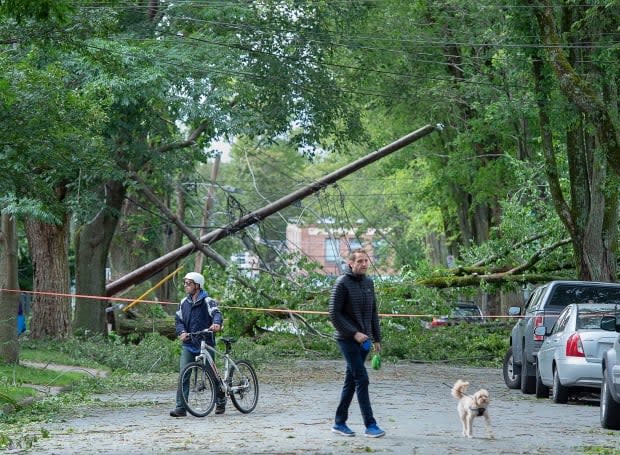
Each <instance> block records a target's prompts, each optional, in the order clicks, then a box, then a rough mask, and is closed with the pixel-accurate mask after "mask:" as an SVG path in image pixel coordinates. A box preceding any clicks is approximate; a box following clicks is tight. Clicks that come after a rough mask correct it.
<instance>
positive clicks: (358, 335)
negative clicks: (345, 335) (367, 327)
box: [353, 332, 368, 344]
mask: <svg viewBox="0 0 620 455" xmlns="http://www.w3.org/2000/svg"><path fill="white" fill-rule="evenodd" d="M353 338H354V339H355V341H357V342H358V343H359V344H362V343H363V342H364V341H366V340H367V339H368V335H366V334H365V333H362V332H355V335H353Z"/></svg>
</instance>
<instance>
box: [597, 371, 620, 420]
mask: <svg viewBox="0 0 620 455" xmlns="http://www.w3.org/2000/svg"><path fill="white" fill-rule="evenodd" d="M600 409H601V426H602V427H603V428H608V429H610V430H620V403H618V402H617V401H616V400H614V397H612V396H611V391H610V390H609V384H607V380H606V379H605V370H603V381H602V382H601V408H600Z"/></svg>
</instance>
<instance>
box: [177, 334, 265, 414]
mask: <svg viewBox="0 0 620 455" xmlns="http://www.w3.org/2000/svg"><path fill="white" fill-rule="evenodd" d="M210 333H212V332H211V331H210V330H209V329H205V330H201V331H199V332H192V333H189V336H190V337H194V336H200V337H203V338H204V336H205V335H207V334H210ZM220 340H221V341H222V342H223V343H224V344H225V345H226V349H225V351H224V352H221V351H219V350H217V349H215V348H214V347H212V346H209V345H208V344H207V343H206V341H205V340H204V339H202V340H201V341H200V354H199V355H197V356H196V359H195V361H194V362H191V363H188V364H187V365H186V366H185V368H183V371H181V374H180V375H179V387H180V389H181V390H182V391H183V393H182V396H183V402H184V404H185V408H186V409H187V410H188V411H189V413H190V414H192V415H193V416H195V417H205V416H207V415H208V414H209V413H210V412H211V411H212V410H213V408H214V407H215V394H216V390H217V389H216V387H218V388H219V389H220V390H221V391H223V392H224V394H225V395H226V396H229V397H230V401H232V404H233V405H234V406H235V408H237V409H238V410H239V412H242V413H243V414H248V413H250V412H252V411H253V410H254V408H255V407H256V404H257V403H258V378H257V376H256V372H255V371H254V368H253V367H252V365H250V363H249V362H248V361H247V360H234V359H233V358H232V357H231V351H232V344H233V343H234V342H235V339H234V338H231V337H222V338H220ZM209 351H211V352H213V353H214V355H215V356H216V357H217V356H219V357H220V358H221V359H222V362H223V371H224V376H223V377H222V375H221V374H220V372H219V370H218V368H217V366H216V364H215V360H214V358H213V357H212V356H211V354H210V353H209Z"/></svg>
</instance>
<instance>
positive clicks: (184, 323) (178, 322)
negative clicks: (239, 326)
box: [175, 290, 223, 354]
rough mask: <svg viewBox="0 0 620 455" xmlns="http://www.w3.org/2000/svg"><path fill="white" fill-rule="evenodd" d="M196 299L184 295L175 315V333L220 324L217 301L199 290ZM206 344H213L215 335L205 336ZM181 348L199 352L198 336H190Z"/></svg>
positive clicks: (195, 330)
mask: <svg viewBox="0 0 620 455" xmlns="http://www.w3.org/2000/svg"><path fill="white" fill-rule="evenodd" d="M198 297H199V298H198V300H197V301H196V302H192V298H191V296H189V295H188V296H187V297H185V298H184V299H183V300H182V301H181V303H180V304H179V309H178V310H177V312H176V315H175V328H176V334H177V336H179V335H180V334H181V332H187V333H190V332H198V331H199V330H204V329H207V328H209V327H211V325H212V324H219V325H222V321H223V318H222V313H220V310H219V308H218V307H217V301H216V300H214V299H212V298H211V297H209V296H208V294H207V293H206V292H205V291H204V290H201V291H200V294H199V295H198ZM205 340H206V341H207V344H209V345H211V346H215V336H214V334H210V336H207V337H205ZM183 348H184V349H187V350H188V351H190V352H193V353H196V354H197V353H199V352H200V338H198V337H192V338H188V339H187V340H186V341H184V342H183Z"/></svg>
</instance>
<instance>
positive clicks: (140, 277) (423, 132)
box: [106, 125, 441, 296]
mask: <svg viewBox="0 0 620 455" xmlns="http://www.w3.org/2000/svg"><path fill="white" fill-rule="evenodd" d="M440 128H441V127H440V126H439V125H438V126H433V125H426V126H424V127H422V128H420V129H418V130H415V131H413V132H411V133H409V134H407V135H406V136H403V137H401V138H400V139H398V140H396V141H394V142H392V143H391V144H388V145H386V146H385V147H383V148H381V149H379V150H377V151H375V152H372V153H370V154H368V155H366V156H364V157H362V158H360V159H358V160H356V161H354V162H353V163H350V164H348V165H346V166H344V167H342V168H340V169H338V170H336V171H334V172H332V173H330V174H328V175H326V176H325V177H323V178H321V179H319V180H317V181H315V182H313V183H311V184H310V185H308V186H305V187H303V188H300V189H299V190H297V191H295V192H293V193H291V194H288V195H286V196H284V197H282V198H280V199H278V200H277V201H275V202H272V203H271V204H269V205H266V206H265V207H262V208H260V209H258V210H255V211H254V212H252V213H248V214H247V215H245V216H243V217H241V218H239V219H238V220H237V221H235V222H233V223H230V224H228V225H227V226H224V227H223V228H219V229H215V230H213V231H211V232H209V233H208V234H205V235H203V236H202V237H200V241H201V242H202V243H205V244H207V245H209V244H211V243H215V242H217V241H218V240H220V239H223V238H225V237H228V236H229V235H232V234H235V233H237V232H239V231H240V230H242V229H245V228H246V227H248V226H251V225H253V224H256V223H258V222H259V221H262V220H263V219H265V218H266V217H268V216H269V215H272V214H274V213H276V212H277V211H279V210H282V209H283V208H285V207H288V206H289V205H291V204H293V203H295V202H297V201H299V200H301V199H304V198H305V197H307V196H309V195H311V194H313V193H316V192H318V191H320V190H321V189H323V188H325V187H326V186H328V185H330V184H332V183H334V182H336V181H338V180H340V179H342V178H343V177H346V176H347V175H349V174H352V173H353V172H355V171H357V170H359V169H361V168H363V167H364V166H367V165H369V164H371V163H374V162H375V161H377V160H379V159H381V158H383V157H385V156H387V155H389V154H391V153H393V152H395V151H397V150H400V149H401V148H403V147H405V146H407V145H409V144H411V143H413V142H415V141H417V140H418V139H420V138H422V137H424V136H427V135H428V134H430V133H432V132H433V131H435V130H438V129H440ZM195 250H196V246H195V245H194V244H193V243H188V244H185V245H183V246H182V247H180V248H177V249H176V250H173V251H170V252H169V253H167V254H165V255H163V256H161V257H159V258H158V259H155V260H154V261H151V262H149V263H148V264H145V265H143V266H142V267H139V268H137V269H136V270H134V271H132V272H129V273H128V274H126V275H124V276H122V277H121V278H119V279H117V280H115V281H112V282H111V283H108V285H107V286H106V295H108V296H113V295H116V294H118V293H119V292H122V291H124V290H125V289H127V288H129V287H131V286H133V285H134V284H137V283H141V282H142V281H144V280H147V279H148V278H150V277H151V276H153V275H154V274H156V273H157V272H159V271H160V270H162V269H163V268H164V267H166V266H168V265H169V264H171V263H173V262H175V261H178V260H179V259H182V258H184V257H186V256H189V255H190V254H191V253H193V252H194V251H195Z"/></svg>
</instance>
